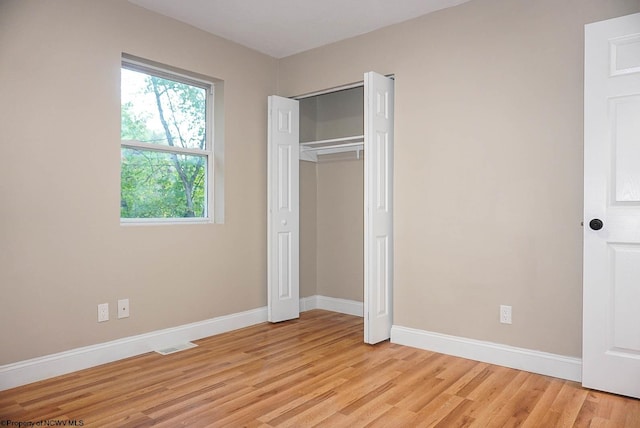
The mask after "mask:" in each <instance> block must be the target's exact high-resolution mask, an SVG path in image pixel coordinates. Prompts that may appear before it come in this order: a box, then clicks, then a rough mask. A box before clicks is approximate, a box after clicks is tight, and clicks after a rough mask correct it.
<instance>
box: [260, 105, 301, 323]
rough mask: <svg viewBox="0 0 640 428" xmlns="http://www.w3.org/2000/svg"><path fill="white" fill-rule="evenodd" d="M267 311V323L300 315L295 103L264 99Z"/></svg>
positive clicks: (296, 112)
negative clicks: (266, 111) (266, 112)
mask: <svg viewBox="0 0 640 428" xmlns="http://www.w3.org/2000/svg"><path fill="white" fill-rule="evenodd" d="M268 123H269V124H268V138H267V140H268V141H267V150H268V162H267V186H268V189H267V199H268V201H267V205H268V207H267V212H268V214H267V235H268V236H267V245H268V246H269V248H268V249H267V265H268V267H267V271H268V272H267V294H268V296H267V300H268V302H267V308H268V310H267V312H268V319H269V321H271V322H279V321H285V320H289V319H294V318H298V317H299V316H300V297H299V296H300V285H299V276H300V275H299V270H300V258H299V246H300V221H299V217H300V207H299V190H298V189H299V160H300V159H299V158H300V146H299V141H298V140H299V130H298V126H299V117H298V101H296V100H292V99H289V98H283V97H278V96H275V95H274V96H270V97H269V120H268Z"/></svg>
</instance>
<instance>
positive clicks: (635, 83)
mask: <svg viewBox="0 0 640 428" xmlns="http://www.w3.org/2000/svg"><path fill="white" fill-rule="evenodd" d="M584 114H585V117H584V122H585V130H584V131H585V141H584V174H585V176H584V225H585V228H584V272H583V277H584V285H583V356H582V357H583V358H582V367H583V372H582V383H583V385H584V386H586V387H589V388H594V389H601V390H604V391H609V392H614V393H617V394H622V395H628V396H632V397H639V398H640V14H635V15H629V16H626V17H622V18H616V19H611V20H607V21H602V22H598V23H594V24H589V25H587V26H586V27H585V110H584ZM593 219H599V220H601V221H602V228H598V225H596V224H595V223H594V224H592V223H591V221H592V220H593Z"/></svg>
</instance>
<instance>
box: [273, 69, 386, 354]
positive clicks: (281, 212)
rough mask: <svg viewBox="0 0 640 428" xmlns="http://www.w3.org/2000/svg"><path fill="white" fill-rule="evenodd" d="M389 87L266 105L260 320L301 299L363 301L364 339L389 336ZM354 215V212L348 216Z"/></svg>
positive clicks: (295, 306)
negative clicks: (265, 206) (264, 271)
mask: <svg viewBox="0 0 640 428" xmlns="http://www.w3.org/2000/svg"><path fill="white" fill-rule="evenodd" d="M393 100H394V82H393V80H392V79H391V78H388V77H385V76H382V75H380V74H377V73H374V72H368V73H365V75H364V83H363V85H362V86H360V85H358V86H355V87H351V88H349V89H342V90H337V91H326V92H324V93H322V94H318V95H315V96H307V97H298V99H290V98H284V97H279V96H270V97H269V100H268V102H269V109H268V112H269V118H268V144H267V145H268V149H267V151H268V166H267V170H268V174H267V176H268V179H267V181H268V183H267V193H268V194H267V201H268V210H267V216H268V219H267V234H268V237H267V241H268V248H267V258H268V260H267V270H268V278H267V296H268V304H267V309H268V311H267V312H268V320H269V321H271V322H279V321H284V320H288V319H294V318H297V317H298V316H299V309H300V307H299V305H300V287H301V286H302V287H305V291H304V293H303V294H304V295H305V296H306V295H310V294H313V295H323V296H326V297H334V298H337V299H346V300H352V301H363V306H364V341H365V342H366V343H377V342H380V341H382V340H385V339H388V338H389V337H390V332H391V325H392V308H393V300H392V299H393V294H392V290H393V288H392V286H393V194H392V192H393V113H394V108H393ZM358 211H359V212H358Z"/></svg>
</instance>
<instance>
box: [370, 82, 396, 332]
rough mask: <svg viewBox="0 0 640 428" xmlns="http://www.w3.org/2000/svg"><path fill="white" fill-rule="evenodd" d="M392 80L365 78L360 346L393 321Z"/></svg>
mask: <svg viewBox="0 0 640 428" xmlns="http://www.w3.org/2000/svg"><path fill="white" fill-rule="evenodd" d="M393 94H394V92H393V80H392V79H389V78H387V77H385V76H382V75H380V74H377V73H374V72H369V73H366V74H365V76H364V111H365V114H364V116H365V119H364V121H365V123H364V153H365V155H364V183H365V184H364V205H365V207H364V341H365V343H372V344H373V343H378V342H381V341H383V340H386V339H388V338H389V337H390V336H391V325H392V321H393V318H392V316H393V313H392V310H393V300H392V295H393V294H392V291H393V193H392V192H393Z"/></svg>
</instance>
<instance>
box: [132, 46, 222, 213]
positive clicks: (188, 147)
mask: <svg viewBox="0 0 640 428" xmlns="http://www.w3.org/2000/svg"><path fill="white" fill-rule="evenodd" d="M213 88H214V85H213V83H212V82H207V81H205V80H200V79H199V78H194V77H190V76H187V75H185V74H183V73H175V72H172V71H169V70H166V69H162V68H160V67H158V66H156V65H155V64H154V65H150V64H146V63H143V62H140V61H133V60H129V59H128V58H124V59H123V61H122V67H121V128H120V129H121V147H120V218H121V221H122V222H124V223H126V222H144V221H151V222H154V221H156V222H162V221H170V222H194V221H196V222H198V221H199V222H202V221H209V220H213V215H212V213H213V210H212V207H211V206H210V205H212V203H213V180H212V179H213V165H214V151H213V134H214V129H213V106H214V101H213Z"/></svg>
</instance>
